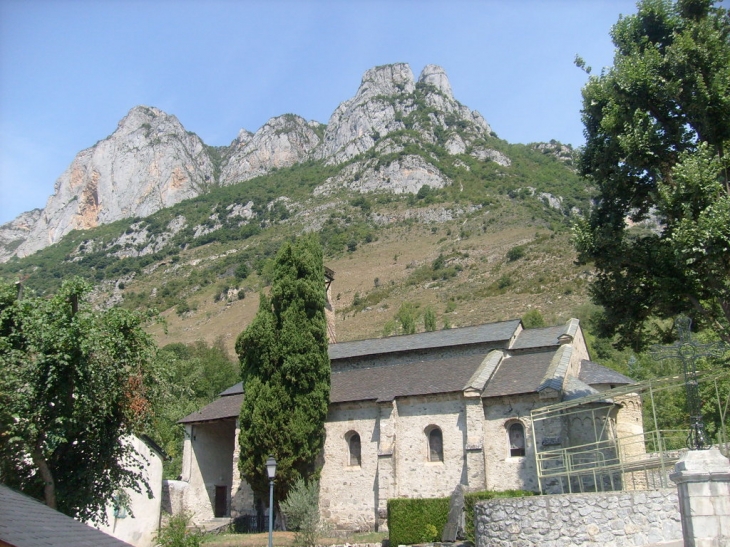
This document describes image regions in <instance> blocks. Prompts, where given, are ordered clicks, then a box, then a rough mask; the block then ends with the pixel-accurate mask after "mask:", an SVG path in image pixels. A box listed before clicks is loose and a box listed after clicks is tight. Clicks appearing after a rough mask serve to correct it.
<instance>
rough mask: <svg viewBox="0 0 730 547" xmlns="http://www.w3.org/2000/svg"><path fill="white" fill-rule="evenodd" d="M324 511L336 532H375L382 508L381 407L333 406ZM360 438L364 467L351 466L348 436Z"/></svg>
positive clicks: (323, 479)
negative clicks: (379, 461) (379, 417)
mask: <svg viewBox="0 0 730 547" xmlns="http://www.w3.org/2000/svg"><path fill="white" fill-rule="evenodd" d="M325 429H326V432H327V436H326V440H325V445H324V454H325V457H324V467H323V468H322V474H321V478H320V511H321V513H322V516H323V517H324V518H325V519H327V520H328V521H329V522H330V523H331V524H332V525H333V526H335V528H338V529H347V530H363V531H367V530H374V529H375V525H376V521H377V513H376V510H377V507H378V484H377V474H378V445H379V428H378V406H377V405H376V404H375V403H374V402H367V403H354V404H351V405H332V406H330V411H329V414H328V415H327V423H326V424H325ZM352 432H356V433H357V434H358V435H360V462H361V464H360V465H350V461H349V445H348V434H351V433H352Z"/></svg>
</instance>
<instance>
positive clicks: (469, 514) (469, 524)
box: [391, 490, 535, 545]
mask: <svg viewBox="0 0 730 547" xmlns="http://www.w3.org/2000/svg"><path fill="white" fill-rule="evenodd" d="M534 495H535V493H534V492H530V491H529V490H505V491H503V492H495V491H494V490H484V491H482V492H471V493H468V494H466V495H465V496H464V511H465V513H466V515H464V528H465V530H464V534H465V535H466V539H467V541H471V542H472V543H476V534H475V530H474V505H475V504H476V503H477V502H478V501H482V500H491V499H494V498H524V497H527V496H534ZM391 545H392V543H391Z"/></svg>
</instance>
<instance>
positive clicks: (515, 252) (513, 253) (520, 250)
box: [507, 245, 525, 262]
mask: <svg viewBox="0 0 730 547" xmlns="http://www.w3.org/2000/svg"><path fill="white" fill-rule="evenodd" d="M523 256H525V247H524V246H523V245H517V246H516V247H512V248H511V249H510V250H509V251H507V260H509V261H510V262H514V261H515V260H519V259H520V258H522V257H523Z"/></svg>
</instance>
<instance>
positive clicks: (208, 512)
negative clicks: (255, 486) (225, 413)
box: [182, 420, 236, 522]
mask: <svg viewBox="0 0 730 547" xmlns="http://www.w3.org/2000/svg"><path fill="white" fill-rule="evenodd" d="M235 436H236V424H235V421H234V420H224V421H218V422H209V423H205V424H189V425H186V426H185V444H184V447H183V472H182V478H183V480H184V481H186V482H187V483H188V485H189V486H188V488H187V489H186V490H185V504H184V505H185V508H184V509H185V511H186V512H189V513H191V515H192V519H193V521H194V522H201V521H204V520H207V519H212V518H213V515H214V510H215V487H216V486H227V490H228V492H229V499H228V500H227V505H228V507H229V508H230V491H231V487H232V484H233V465H232V461H233V450H234V440H235Z"/></svg>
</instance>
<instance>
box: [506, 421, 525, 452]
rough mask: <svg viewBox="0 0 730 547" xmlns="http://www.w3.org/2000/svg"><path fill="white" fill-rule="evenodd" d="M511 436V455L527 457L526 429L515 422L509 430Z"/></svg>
mask: <svg viewBox="0 0 730 547" xmlns="http://www.w3.org/2000/svg"><path fill="white" fill-rule="evenodd" d="M507 432H508V435H509V455H510V456H512V457H514V456H524V455H525V427H524V426H523V425H522V424H521V423H520V422H513V423H512V424H510V425H509V427H508V428H507Z"/></svg>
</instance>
